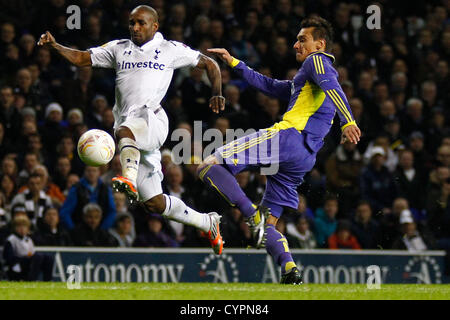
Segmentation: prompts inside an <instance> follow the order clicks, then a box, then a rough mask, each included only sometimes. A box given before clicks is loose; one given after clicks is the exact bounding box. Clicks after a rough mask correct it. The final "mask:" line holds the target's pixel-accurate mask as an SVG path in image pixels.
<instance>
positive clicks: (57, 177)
mask: <svg viewBox="0 0 450 320" xmlns="http://www.w3.org/2000/svg"><path fill="white" fill-rule="evenodd" d="M53 170H54V171H53V174H52V181H53V182H54V183H55V184H56V185H57V186H58V187H59V189H60V190H61V192H62V191H64V190H65V189H66V185H67V179H68V177H69V174H70V172H71V170H72V166H71V164H70V160H69V158H67V157H64V156H61V157H58V158H57V160H56V167H55V168H54V169H53Z"/></svg>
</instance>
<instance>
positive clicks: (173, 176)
mask: <svg viewBox="0 0 450 320" xmlns="http://www.w3.org/2000/svg"><path fill="white" fill-rule="evenodd" d="M165 179H166V188H167V191H166V194H168V195H171V196H174V197H177V198H178V199H181V200H182V201H183V202H184V203H186V205H187V206H189V207H193V205H194V200H193V199H192V197H191V196H190V194H189V192H188V190H186V189H185V188H184V186H183V171H182V169H181V167H180V166H179V165H176V164H172V165H170V166H169V167H167V168H166V173H165ZM168 223H169V226H170V228H171V229H172V230H173V232H174V233H175V240H176V241H177V242H179V243H181V242H183V240H184V237H183V229H184V224H182V223H179V222H176V221H172V220H169V221H168Z"/></svg>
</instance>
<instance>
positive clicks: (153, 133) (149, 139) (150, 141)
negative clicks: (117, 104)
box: [118, 106, 169, 151]
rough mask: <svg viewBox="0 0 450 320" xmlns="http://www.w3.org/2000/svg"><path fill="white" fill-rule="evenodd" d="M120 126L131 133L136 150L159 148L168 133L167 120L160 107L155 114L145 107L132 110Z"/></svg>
mask: <svg viewBox="0 0 450 320" xmlns="http://www.w3.org/2000/svg"><path fill="white" fill-rule="evenodd" d="M120 126H123V127H127V128H129V129H130V130H131V132H133V135H134V137H135V139H136V143H137V145H138V148H139V149H140V150H144V151H154V150H157V149H159V148H161V146H162V145H163V143H164V141H166V139H167V134H168V133H169V120H168V118H167V114H166V112H165V111H164V109H163V108H162V107H158V108H156V110H155V112H153V111H152V110H150V109H149V108H147V107H145V106H144V107H136V108H132V110H130V112H129V113H128V115H127V117H126V118H125V121H123V122H122V123H121V124H120V125H119V126H118V127H120Z"/></svg>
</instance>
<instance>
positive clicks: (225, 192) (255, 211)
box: [197, 155, 268, 249]
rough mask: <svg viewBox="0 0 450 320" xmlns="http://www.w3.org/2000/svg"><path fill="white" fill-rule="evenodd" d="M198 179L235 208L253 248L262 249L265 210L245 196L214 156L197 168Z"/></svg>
mask: <svg viewBox="0 0 450 320" xmlns="http://www.w3.org/2000/svg"><path fill="white" fill-rule="evenodd" d="M197 173H198V175H199V178H200V179H201V180H202V181H203V182H204V183H205V184H206V185H208V186H210V187H211V188H212V189H214V190H215V191H216V192H217V193H218V194H219V195H220V196H222V197H223V198H224V199H225V200H226V201H227V202H228V203H229V204H230V205H231V206H233V207H234V206H237V207H238V208H239V210H240V211H241V212H242V214H243V215H244V217H245V219H246V222H247V223H248V225H249V226H250V231H251V232H252V238H253V242H254V244H253V245H254V247H256V248H258V249H259V248H262V247H264V245H265V235H266V234H265V229H264V226H265V223H266V219H267V217H268V211H267V208H264V207H257V206H256V205H254V204H253V202H252V201H251V200H250V199H249V198H248V197H247V196H246V195H245V193H244V191H242V189H241V187H240V186H239V184H238V183H237V181H236V178H235V177H234V175H233V174H232V173H231V172H230V171H228V170H227V169H226V168H225V167H224V166H222V165H220V164H219V163H218V160H217V158H216V157H215V156H214V155H211V156H209V157H208V158H206V159H205V161H204V162H203V163H202V164H201V165H200V166H199V168H198V170H197Z"/></svg>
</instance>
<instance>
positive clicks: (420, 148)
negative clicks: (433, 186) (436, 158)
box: [409, 131, 433, 176]
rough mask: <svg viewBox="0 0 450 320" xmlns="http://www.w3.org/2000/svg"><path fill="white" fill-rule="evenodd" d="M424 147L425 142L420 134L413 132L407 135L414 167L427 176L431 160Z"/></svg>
mask: <svg viewBox="0 0 450 320" xmlns="http://www.w3.org/2000/svg"><path fill="white" fill-rule="evenodd" d="M424 146H425V140H424V136H423V134H422V133H421V132H419V131H415V132H413V133H411V134H410V135H409V148H410V149H411V151H412V152H413V153H414V167H415V168H416V169H417V170H418V171H419V172H423V174H424V175H425V176H428V173H429V172H430V170H431V167H432V165H433V159H432V156H431V155H430V154H429V153H428V152H427V150H426V149H425V147H424Z"/></svg>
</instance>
